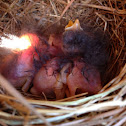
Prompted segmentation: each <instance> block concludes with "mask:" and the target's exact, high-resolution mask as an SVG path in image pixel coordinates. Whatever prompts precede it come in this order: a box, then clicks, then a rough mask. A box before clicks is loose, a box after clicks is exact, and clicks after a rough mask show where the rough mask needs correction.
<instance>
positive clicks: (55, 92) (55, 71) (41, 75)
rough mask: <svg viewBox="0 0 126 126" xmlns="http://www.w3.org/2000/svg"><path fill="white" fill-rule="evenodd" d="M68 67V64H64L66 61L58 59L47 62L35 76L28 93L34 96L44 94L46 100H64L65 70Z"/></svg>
mask: <svg viewBox="0 0 126 126" xmlns="http://www.w3.org/2000/svg"><path fill="white" fill-rule="evenodd" d="M69 66H70V64H69V63H67V64H66V61H65V62H64V59H62V58H59V57H55V58H53V59H51V60H49V61H48V62H47V63H46V64H45V65H44V66H42V67H41V69H40V70H39V71H38V73H37V74H36V75H35V77H34V80H33V87H32V88H31V90H30V92H31V93H32V94H36V95H43V94H44V95H45V96H46V97H47V98H56V99H62V98H64V97H65V90H66V86H67V85H66V77H67V74H68V73H65V70H67V69H68V68H69Z"/></svg>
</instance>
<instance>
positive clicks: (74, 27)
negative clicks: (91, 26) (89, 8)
mask: <svg viewBox="0 0 126 126" xmlns="http://www.w3.org/2000/svg"><path fill="white" fill-rule="evenodd" d="M68 30H74V31H79V30H83V29H82V28H81V26H80V22H79V20H78V19H76V20H75V22H74V23H73V21H71V20H70V21H69V23H68V25H66V27H65V31H68Z"/></svg>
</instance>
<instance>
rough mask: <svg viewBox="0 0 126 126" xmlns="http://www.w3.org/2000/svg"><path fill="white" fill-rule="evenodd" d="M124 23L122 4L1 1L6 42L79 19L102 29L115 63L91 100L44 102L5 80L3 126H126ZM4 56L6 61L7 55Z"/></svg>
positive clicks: (0, 30) (116, 0) (0, 95)
mask: <svg viewBox="0 0 126 126" xmlns="http://www.w3.org/2000/svg"><path fill="white" fill-rule="evenodd" d="M125 17H126V2H125V1H122V0H113V1H110V0H88V1H87V0H83V1H81V0H80V1H79V0H78V1H77V0H71V1H69V0H64V1H63V0H62V1H60V0H49V1H46V0H42V1H41V0H37V1H35V0H34V1H28V0H16V1H13V0H10V1H5V0H2V1H1V2H0V34H1V36H3V35H4V34H13V35H17V36H19V35H21V34H22V33H21V32H22V29H23V28H25V26H26V25H27V24H28V25H29V28H28V27H27V30H23V31H26V32H27V31H31V32H32V30H33V32H34V30H36V27H39V29H41V30H43V32H45V31H46V30H47V29H48V28H50V27H51V26H54V25H60V26H61V27H65V25H66V24H67V22H68V21H69V20H73V21H74V20H75V19H77V18H78V19H79V20H80V22H83V23H84V24H87V25H88V24H90V25H92V26H94V27H101V28H102V29H103V30H104V31H107V32H108V34H109V36H110V38H111V39H110V47H109V49H108V51H109V52H110V56H109V57H110V62H109V64H108V66H107V69H106V71H105V73H104V78H103V81H104V83H106V84H105V86H104V87H103V89H102V90H101V91H100V92H99V93H98V94H96V95H92V96H88V97H86V96H85V94H84V93H83V94H79V95H77V96H74V97H70V98H64V99H62V100H58V101H48V100H42V99H41V98H39V97H35V96H33V95H30V94H28V93H23V92H22V91H20V90H18V91H17V90H15V89H13V88H12V87H8V82H7V81H6V80H5V79H4V78H3V77H2V76H0V85H1V87H0V125H2V126H7V125H12V126H15V125H16V126H19V125H24V126H25V125H29V126H30V125H36V124H37V125H41V126H42V125H48V126H51V125H56V126H70V125H75V126H82V125H83V126H94V125H97V126H98V125H100V126H101V125H107V126H121V125H122V126H125V125H126V65H125V61H126V45H125V41H126V18H125ZM48 34H50V33H49V32H48ZM48 34H47V36H48ZM7 53H10V52H8V51H7ZM0 54H1V59H2V56H3V52H2V51H0ZM6 55H7V54H4V56H6Z"/></svg>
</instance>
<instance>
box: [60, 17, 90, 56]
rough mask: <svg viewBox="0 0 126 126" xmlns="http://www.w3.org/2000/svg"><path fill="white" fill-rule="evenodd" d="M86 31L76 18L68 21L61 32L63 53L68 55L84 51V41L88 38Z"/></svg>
mask: <svg viewBox="0 0 126 126" xmlns="http://www.w3.org/2000/svg"><path fill="white" fill-rule="evenodd" d="M86 34H87V33H85V32H84V30H83V29H82V27H81V26H80V22H79V20H78V19H76V20H75V22H74V23H73V22H72V21H69V23H68V25H67V26H66V27H65V31H64V33H63V40H62V41H63V44H62V49H63V51H64V53H65V54H67V55H70V56H76V55H80V54H82V53H83V52H84V48H85V43H86V41H87V40H88V38H87V35H86Z"/></svg>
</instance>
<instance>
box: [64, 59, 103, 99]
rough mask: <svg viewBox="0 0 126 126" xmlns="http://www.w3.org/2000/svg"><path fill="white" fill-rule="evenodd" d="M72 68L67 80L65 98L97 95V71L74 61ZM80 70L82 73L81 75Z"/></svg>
mask: <svg viewBox="0 0 126 126" xmlns="http://www.w3.org/2000/svg"><path fill="white" fill-rule="evenodd" d="M74 65H75V66H74V68H73V69H72V72H71V73H70V74H69V76H68V78H67V85H68V89H67V90H66V93H67V96H68V97H69V96H73V95H75V94H79V93H85V92H87V93H88V94H89V95H92V94H96V93H98V92H99V91H100V90H101V88H102V86H101V79H100V73H99V71H98V70H97V69H96V68H94V67H93V66H90V65H88V64H85V63H80V62H77V61H75V62H74ZM82 68H83V69H84V72H83V73H82Z"/></svg>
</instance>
